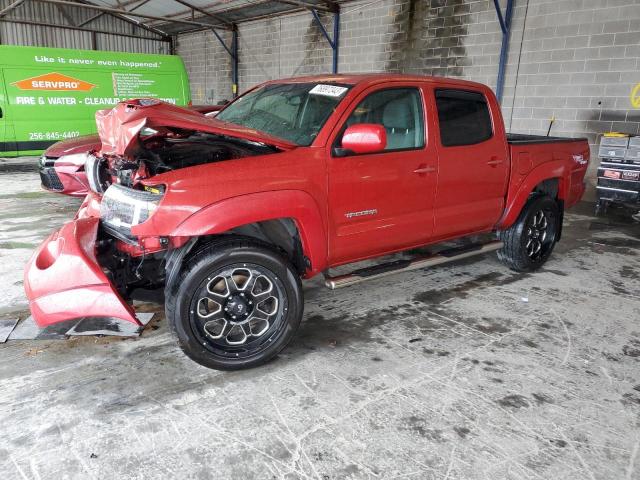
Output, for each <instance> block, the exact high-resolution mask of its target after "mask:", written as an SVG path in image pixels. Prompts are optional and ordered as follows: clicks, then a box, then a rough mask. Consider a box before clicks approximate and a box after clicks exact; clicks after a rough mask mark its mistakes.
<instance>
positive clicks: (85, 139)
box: [44, 134, 100, 158]
mask: <svg viewBox="0 0 640 480" xmlns="http://www.w3.org/2000/svg"><path fill="white" fill-rule="evenodd" d="M99 149H100V137H99V136H98V135H96V134H93V135H83V136H82V137H75V138H69V139H67V140H62V141H60V142H58V143H54V144H53V145H51V146H50V147H49V148H47V149H46V150H45V152H44V155H45V157H49V158H60V157H62V156H64V155H73V154H76V153H87V152H90V151H92V150H99Z"/></svg>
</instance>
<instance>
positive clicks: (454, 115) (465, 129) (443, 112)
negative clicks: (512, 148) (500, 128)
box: [435, 89, 493, 147]
mask: <svg viewBox="0 0 640 480" xmlns="http://www.w3.org/2000/svg"><path fill="white" fill-rule="evenodd" d="M435 98H436V108H437V111H438V124H439V127H440V143H441V144H442V146H444V147H457V146H462V145H475V144H478V143H482V142H485V141H487V140H489V139H490V138H492V137H493V122H492V120H491V113H490V112H489V105H488V103H487V99H486V98H485V96H484V95H483V94H482V93H479V92H472V91H468V90H457V89H437V90H436V91H435Z"/></svg>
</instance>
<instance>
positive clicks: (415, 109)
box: [328, 84, 437, 265]
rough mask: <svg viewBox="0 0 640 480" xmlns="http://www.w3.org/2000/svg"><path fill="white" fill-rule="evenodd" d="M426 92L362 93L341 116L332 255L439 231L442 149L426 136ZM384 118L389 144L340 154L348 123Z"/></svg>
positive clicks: (370, 251) (406, 242)
mask: <svg viewBox="0 0 640 480" xmlns="http://www.w3.org/2000/svg"><path fill="white" fill-rule="evenodd" d="M424 104H425V103H424V93H423V90H422V89H421V88H419V87H418V86H415V85H400V84H399V85H398V86H394V87H393V88H390V87H388V86H387V87H386V88H380V87H377V88H372V89H369V90H367V91H365V92H363V93H362V94H361V95H360V96H359V97H358V98H357V99H356V100H355V101H354V102H353V105H354V107H353V108H352V109H350V110H349V111H348V113H346V114H345V116H344V117H343V118H342V119H341V122H342V123H341V124H340V125H341V128H340V129H339V130H338V132H337V133H336V135H335V137H334V140H333V142H332V143H331V147H332V155H331V157H330V159H329V162H328V165H329V172H328V173H329V219H330V222H331V225H330V235H329V262H330V264H331V265H337V264H341V263H347V262H350V261H353V260H356V259H362V258H366V257H372V256H376V255H380V254H383V253H388V252H391V251H395V250H401V249H405V248H410V247H412V246H416V245H419V244H423V243H425V242H426V241H427V240H428V239H429V238H430V236H431V233H432V230H433V199H434V191H435V181H436V169H437V156H436V151H435V147H434V146H433V142H430V141H425V139H426V138H427V136H426V129H425V111H424ZM358 123H373V124H379V125H383V126H384V128H385V131H386V134H387V145H386V148H385V150H384V151H381V152H379V153H373V154H360V155H356V154H348V153H347V154H343V156H336V154H335V147H340V146H341V143H340V141H341V138H342V134H343V133H344V131H345V129H346V128H347V127H348V126H350V125H354V124H358Z"/></svg>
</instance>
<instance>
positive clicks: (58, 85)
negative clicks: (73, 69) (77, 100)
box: [11, 72, 96, 92]
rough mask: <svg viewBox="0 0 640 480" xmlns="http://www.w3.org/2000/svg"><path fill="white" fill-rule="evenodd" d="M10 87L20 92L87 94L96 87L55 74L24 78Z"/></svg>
mask: <svg viewBox="0 0 640 480" xmlns="http://www.w3.org/2000/svg"><path fill="white" fill-rule="evenodd" d="M11 85H15V86H16V87H18V88H19V89H20V90H52V91H58V92H60V91H62V92H88V91H90V90H92V89H93V88H94V87H95V86H96V85H94V84H93V83H89V82H85V81H84V80H78V79H77V78H73V77H69V76H68V75H63V74H62V73H56V72H52V73H46V74H44V75H38V76H37V77H31V78H25V79H24V80H19V81H17V82H14V83H12V84H11Z"/></svg>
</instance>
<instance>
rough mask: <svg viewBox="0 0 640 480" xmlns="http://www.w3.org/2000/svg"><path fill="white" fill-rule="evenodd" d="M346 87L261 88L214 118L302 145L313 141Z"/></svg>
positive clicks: (291, 85)
mask: <svg viewBox="0 0 640 480" xmlns="http://www.w3.org/2000/svg"><path fill="white" fill-rule="evenodd" d="M349 88H350V87H348V86H343V85H329V84H318V83H280V84H271V85H265V86H264V87H260V88H258V89H256V90H252V91H251V92H249V93H247V94H246V95H243V96H242V97H240V98H238V99H237V100H236V101H235V102H233V103H232V104H231V105H229V106H228V107H227V108H225V109H224V110H222V111H221V112H220V113H219V114H218V115H217V116H216V119H217V120H222V121H224V122H231V123H235V124H237V125H242V126H245V127H249V128H253V129H255V130H259V131H261V132H264V133H267V134H269V135H272V136H274V137H278V138H283V139H285V140H288V141H290V142H293V143H295V144H297V145H300V146H306V145H310V144H311V142H313V139H314V138H316V135H318V132H319V131H320V129H321V128H322V126H323V125H324V123H325V122H326V121H327V119H328V118H329V115H331V113H333V111H334V110H335V108H336V106H337V105H338V103H340V100H342V98H343V97H344V96H345V94H346V93H347V91H348V90H349Z"/></svg>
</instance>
